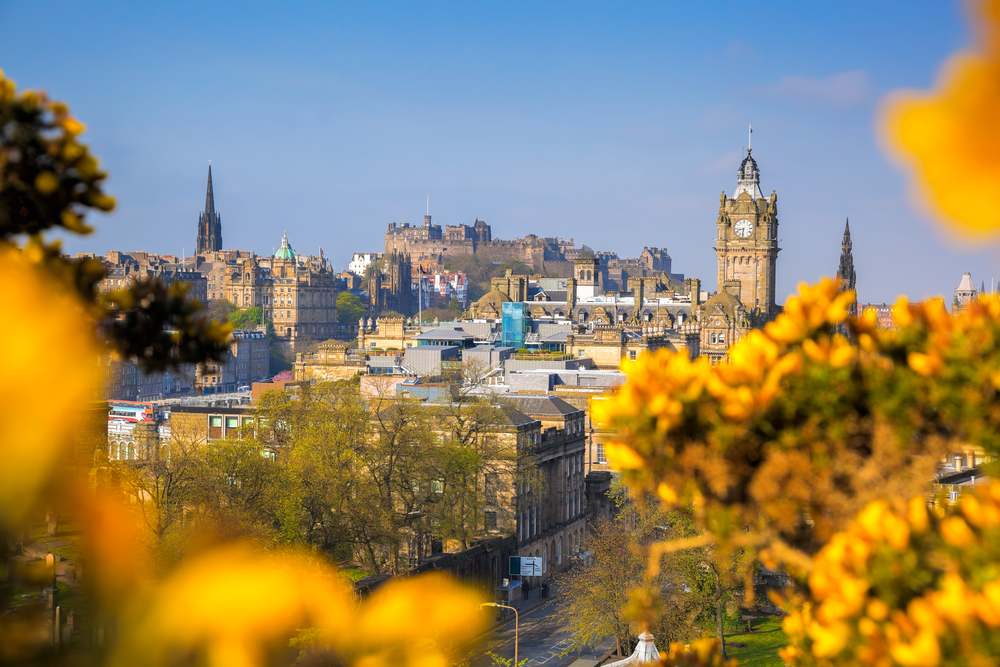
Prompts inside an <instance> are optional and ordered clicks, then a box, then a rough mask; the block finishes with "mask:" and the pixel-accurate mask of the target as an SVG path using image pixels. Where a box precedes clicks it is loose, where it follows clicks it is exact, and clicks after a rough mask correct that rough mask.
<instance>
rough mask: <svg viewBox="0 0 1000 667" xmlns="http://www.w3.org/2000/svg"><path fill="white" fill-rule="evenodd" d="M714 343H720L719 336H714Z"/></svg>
mask: <svg viewBox="0 0 1000 667" xmlns="http://www.w3.org/2000/svg"><path fill="white" fill-rule="evenodd" d="M712 342H713V343H718V342H719V340H718V336H716V335H715V334H712Z"/></svg>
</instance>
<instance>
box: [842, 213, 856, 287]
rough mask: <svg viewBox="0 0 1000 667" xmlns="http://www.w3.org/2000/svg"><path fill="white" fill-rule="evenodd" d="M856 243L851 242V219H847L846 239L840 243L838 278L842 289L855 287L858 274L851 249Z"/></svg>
mask: <svg viewBox="0 0 1000 667" xmlns="http://www.w3.org/2000/svg"><path fill="white" fill-rule="evenodd" d="M853 248H854V245H853V244H852V243H851V221H850V219H848V220H847V224H846V225H845V226H844V240H843V241H842V242H841V244H840V267H839V268H838V269H837V280H839V281H840V289H842V290H849V289H855V287H856V284H857V276H856V275H855V273H854V255H852V254H851V250H852V249H853Z"/></svg>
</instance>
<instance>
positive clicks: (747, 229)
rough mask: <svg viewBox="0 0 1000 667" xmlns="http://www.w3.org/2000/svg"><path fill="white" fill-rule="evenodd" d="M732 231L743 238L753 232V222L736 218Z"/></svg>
mask: <svg viewBox="0 0 1000 667" xmlns="http://www.w3.org/2000/svg"><path fill="white" fill-rule="evenodd" d="M733 231H734V232H736V235H737V236H739V237H740V238H741V239H745V238H746V237H748V236H750V235H751V234H753V223H752V222H750V221H749V220H737V221H736V224H734V225H733Z"/></svg>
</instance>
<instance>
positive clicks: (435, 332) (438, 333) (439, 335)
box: [414, 328, 475, 341]
mask: <svg viewBox="0 0 1000 667" xmlns="http://www.w3.org/2000/svg"><path fill="white" fill-rule="evenodd" d="M474 339H475V336H473V335H472V334H470V333H466V332H465V330H463V329H460V328H456V329H430V330H429V331H424V332H422V333H420V334H418V335H416V336H414V340H454V341H466V340H474Z"/></svg>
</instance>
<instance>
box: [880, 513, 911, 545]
mask: <svg viewBox="0 0 1000 667" xmlns="http://www.w3.org/2000/svg"><path fill="white" fill-rule="evenodd" d="M882 528H883V530H884V533H885V541H886V542H888V543H889V544H891V545H892V547H893V548H894V549H899V550H900V551H902V550H903V549H905V548H906V547H908V546H909V544H910V526H909V524H907V523H906V521H904V520H903V519H901V518H900V517H899V516H898V515H897V514H896V513H895V512H887V513H886V514H885V516H884V517H883V519H882Z"/></svg>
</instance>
